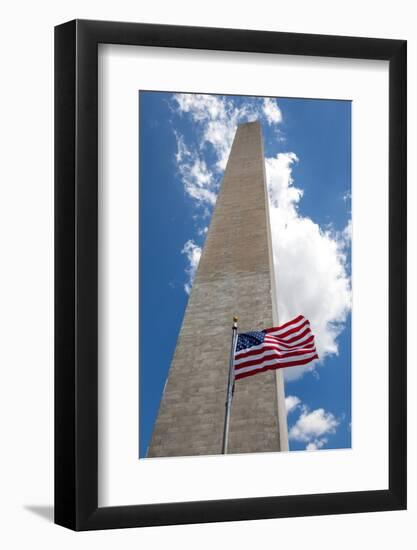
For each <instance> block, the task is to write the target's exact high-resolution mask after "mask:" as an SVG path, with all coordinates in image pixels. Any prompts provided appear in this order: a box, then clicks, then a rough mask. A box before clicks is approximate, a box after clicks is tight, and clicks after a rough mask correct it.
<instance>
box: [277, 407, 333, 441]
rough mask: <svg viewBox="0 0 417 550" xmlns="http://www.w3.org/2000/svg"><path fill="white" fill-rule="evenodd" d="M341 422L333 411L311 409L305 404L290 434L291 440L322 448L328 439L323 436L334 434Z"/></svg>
mask: <svg viewBox="0 0 417 550" xmlns="http://www.w3.org/2000/svg"><path fill="white" fill-rule="evenodd" d="M339 424H340V422H339V420H338V419H337V418H336V417H335V416H334V415H333V414H332V413H331V412H328V411H325V410H324V409H321V408H320V409H316V410H314V411H309V410H308V408H307V407H305V406H304V407H303V411H302V413H301V414H300V417H299V418H298V420H297V422H296V423H295V424H294V425H293V426H292V427H291V429H290V431H289V433H288V436H289V438H290V440H293V441H299V442H305V443H307V444H314V445H315V448H320V447H322V446H323V445H324V443H326V441H327V440H326V438H325V437H323V436H325V435H328V434H334V433H335V432H336V428H337V427H338V426H339ZM310 448H312V447H310Z"/></svg>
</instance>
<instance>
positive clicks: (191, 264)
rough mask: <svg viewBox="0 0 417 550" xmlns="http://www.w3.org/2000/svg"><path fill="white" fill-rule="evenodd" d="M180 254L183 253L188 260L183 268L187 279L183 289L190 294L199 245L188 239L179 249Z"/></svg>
mask: <svg viewBox="0 0 417 550" xmlns="http://www.w3.org/2000/svg"><path fill="white" fill-rule="evenodd" d="M181 254H185V256H186V258H187V261H188V266H187V268H186V270H185V271H186V273H187V276H188V280H187V282H186V283H185V285H184V290H185V292H186V293H187V294H190V291H191V286H192V284H193V280H194V276H195V272H196V271H197V267H198V263H199V261H200V257H201V247H199V246H198V245H196V243H195V242H194V241H193V240H191V239H190V240H188V241H187V242H186V243H185V245H184V248H183V249H182V250H181Z"/></svg>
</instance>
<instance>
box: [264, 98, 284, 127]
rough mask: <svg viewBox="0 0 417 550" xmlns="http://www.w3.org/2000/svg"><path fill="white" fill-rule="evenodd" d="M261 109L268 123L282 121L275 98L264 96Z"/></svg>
mask: <svg viewBox="0 0 417 550" xmlns="http://www.w3.org/2000/svg"><path fill="white" fill-rule="evenodd" d="M262 110H263V113H264V115H265V117H266V120H267V122H268V124H270V125H271V124H279V123H280V122H282V113H281V109H280V108H279V107H278V103H277V100H276V99H271V98H269V97H265V98H264V102H263V106H262Z"/></svg>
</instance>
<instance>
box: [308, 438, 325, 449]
mask: <svg viewBox="0 0 417 550" xmlns="http://www.w3.org/2000/svg"><path fill="white" fill-rule="evenodd" d="M326 443H327V439H326V438H325V437H323V438H322V439H315V440H314V441H311V442H310V443H307V446H306V451H317V450H318V449H321V448H322V447H324V445H325V444H326Z"/></svg>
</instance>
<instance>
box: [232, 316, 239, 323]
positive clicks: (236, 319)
mask: <svg viewBox="0 0 417 550" xmlns="http://www.w3.org/2000/svg"><path fill="white" fill-rule="evenodd" d="M238 320H239V317H236V316H235V315H234V316H233V322H234V323H237V322H238Z"/></svg>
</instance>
